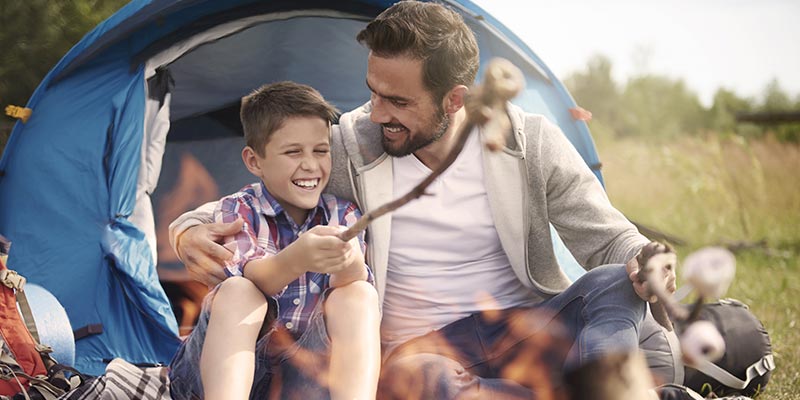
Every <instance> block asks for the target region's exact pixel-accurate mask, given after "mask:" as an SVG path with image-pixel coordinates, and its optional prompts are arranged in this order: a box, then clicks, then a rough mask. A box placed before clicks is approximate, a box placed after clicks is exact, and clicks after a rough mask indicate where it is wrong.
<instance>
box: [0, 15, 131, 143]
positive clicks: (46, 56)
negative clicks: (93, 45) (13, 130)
mask: <svg viewBox="0 0 800 400" xmlns="http://www.w3.org/2000/svg"><path fill="white" fill-rule="evenodd" d="M125 3H127V1H126V0H25V1H15V0H3V1H0V43H2V44H3V57H2V58H0V111H2V109H4V108H5V106H6V105H8V104H14V105H18V106H23V105H25V104H26V103H27V102H28V98H30V96H31V94H33V91H34V89H36V86H37V85H38V84H39V82H40V81H41V80H42V78H44V76H45V75H46V74H47V72H48V71H49V70H50V69H51V68H52V67H53V66H54V65H55V63H56V62H58V60H59V59H61V57H63V56H64V54H65V53H66V52H67V51H68V50H69V49H70V48H71V47H72V46H73V45H75V43H77V42H78V41H79V40H80V39H81V37H83V35H84V34H86V32H88V31H89V30H91V29H92V28H94V27H95V25H97V24H98V23H100V22H101V21H103V20H104V19H106V18H107V17H108V16H110V15H111V14H112V13H114V12H115V11H116V10H118V9H119V8H120V7H122V6H123V5H124V4H125ZM1 118H7V117H5V116H3V117H1ZM9 129H10V128H9V125H8V124H0V148H2V145H4V144H5V141H6V139H7V135H8V133H9V132H8V130H9Z"/></svg>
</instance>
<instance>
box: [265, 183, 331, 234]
mask: <svg viewBox="0 0 800 400" xmlns="http://www.w3.org/2000/svg"><path fill="white" fill-rule="evenodd" d="M259 186H261V192H260V193H259V198H258V202H259V205H260V206H261V213H262V214H264V215H265V216H267V217H272V218H276V217H277V216H278V215H281V214H283V216H284V218H286V220H287V221H289V222H291V223H293V224H294V220H293V219H292V218H291V217H290V216H289V214H287V213H286V211H285V210H284V209H283V206H281V203H279V202H278V200H276V199H275V197H273V196H272V194H270V193H269V191H268V190H267V186H266V185H264V183H263V182H261V183H260V184H259ZM317 213H322V216H323V217H324V218H325V219H326V221H325V222H326V223H327V221H330V215H328V209H327V208H326V207H325V201H324V200H323V198H322V196H319V201H317V206H316V207H314V208H312V209H311V210H310V211H309V213H308V216H307V217H306V220H305V221H304V222H303V223H302V224H301V225H300V227H302V226H305V225H307V224H308V222H309V221H311V220H312V219H313V218H314V217H315V216H316V215H317Z"/></svg>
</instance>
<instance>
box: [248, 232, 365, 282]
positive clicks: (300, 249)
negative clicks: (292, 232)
mask: <svg viewBox="0 0 800 400" xmlns="http://www.w3.org/2000/svg"><path fill="white" fill-rule="evenodd" d="M337 233H339V229H337V228H335V227H331V226H324V225H318V226H315V227H313V228H311V229H309V230H308V231H306V232H305V233H303V234H302V235H300V237H299V238H297V240H295V241H294V242H293V243H292V244H290V245H289V246H286V248H284V249H283V250H280V251H279V252H278V253H277V254H275V255H273V256H267V257H266V258H260V259H252V258H251V259H250V260H249V261H248V262H247V265H246V268H245V269H244V276H245V277H246V278H248V279H250V280H251V281H252V282H253V283H255V284H256V286H258V288H259V289H261V290H262V291H263V292H264V293H265V294H267V295H270V296H278V295H280V294H281V293H282V292H283V290H284V289H285V288H286V286H287V285H288V284H289V283H291V282H292V281H294V280H295V279H297V278H298V277H299V276H300V275H302V274H304V273H306V272H318V273H322V274H334V273H337V272H340V271H343V270H344V269H345V268H346V266H347V265H349V263H350V262H352V259H351V258H350V257H352V256H353V255H352V254H351V253H350V252H349V251H348V250H349V243H345V242H343V241H342V240H341V239H339V238H338V237H337V236H336V234H337ZM362 265H363V262H362Z"/></svg>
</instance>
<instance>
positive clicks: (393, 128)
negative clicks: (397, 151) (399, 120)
mask: <svg viewBox="0 0 800 400" xmlns="http://www.w3.org/2000/svg"><path fill="white" fill-rule="evenodd" d="M383 129H386V130H387V131H389V132H391V133H398V132H400V131H402V130H403V127H401V126H384V127H383Z"/></svg>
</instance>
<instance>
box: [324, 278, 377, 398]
mask: <svg viewBox="0 0 800 400" xmlns="http://www.w3.org/2000/svg"><path fill="white" fill-rule="evenodd" d="M325 319H326V321H327V328H328V335H330V338H331V365H330V373H329V374H328V379H329V383H330V391H331V398H332V399H333V400H353V399H358V400H365V399H374V398H375V392H376V390H377V387H378V375H379V373H380V362H381V359H380V347H381V346H380V333H379V325H380V315H379V312H378V293H377V292H376V291H375V288H374V287H372V285H370V284H369V283H367V282H365V281H355V282H353V283H350V284H347V285H344V286H342V287H339V288H336V289H335V290H334V291H332V292H331V294H330V295H329V296H328V299H327V300H326V301H325Z"/></svg>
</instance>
